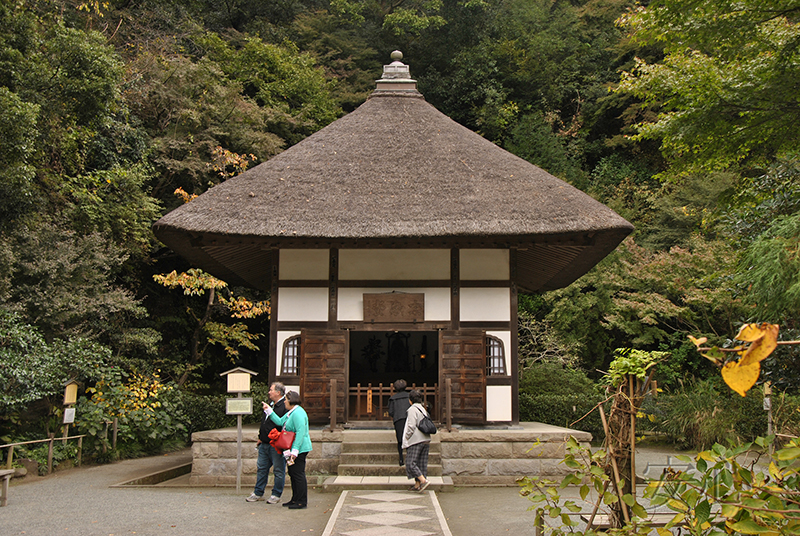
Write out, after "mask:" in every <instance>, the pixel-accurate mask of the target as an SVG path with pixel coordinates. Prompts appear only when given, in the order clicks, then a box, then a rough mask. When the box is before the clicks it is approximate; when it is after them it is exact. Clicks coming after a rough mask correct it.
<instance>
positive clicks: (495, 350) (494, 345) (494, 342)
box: [486, 335, 506, 376]
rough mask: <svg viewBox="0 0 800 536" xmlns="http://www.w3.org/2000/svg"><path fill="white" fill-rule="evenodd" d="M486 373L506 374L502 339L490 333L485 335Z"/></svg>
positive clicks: (490, 374)
mask: <svg viewBox="0 0 800 536" xmlns="http://www.w3.org/2000/svg"><path fill="white" fill-rule="evenodd" d="M486 375H487V376H505V375H506V352H505V350H504V349H503V341H501V340H500V339H498V338H496V337H492V336H490V335H487V336H486Z"/></svg>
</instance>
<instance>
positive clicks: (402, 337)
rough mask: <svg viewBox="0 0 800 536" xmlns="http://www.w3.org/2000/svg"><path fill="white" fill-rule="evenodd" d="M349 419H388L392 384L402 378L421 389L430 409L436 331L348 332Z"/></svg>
mask: <svg viewBox="0 0 800 536" xmlns="http://www.w3.org/2000/svg"><path fill="white" fill-rule="evenodd" d="M349 359H350V367H349V371H350V381H349V384H350V390H349V391H350V404H349V407H350V415H349V419H351V420H361V421H363V420H370V421H372V420H385V421H387V422H388V421H390V417H389V415H388V413H387V406H388V402H389V397H390V396H391V395H392V384H393V383H394V381H395V380H397V379H401V378H402V379H404V380H405V381H406V383H407V384H408V386H409V387H411V386H415V387H416V388H417V389H419V390H420V391H424V392H423V396H424V397H425V400H426V402H427V403H428V404H429V406H430V407H431V409H433V408H434V407H435V404H436V388H437V382H438V381H439V334H438V332H436V331H386V332H384V331H353V332H351V333H350V356H349Z"/></svg>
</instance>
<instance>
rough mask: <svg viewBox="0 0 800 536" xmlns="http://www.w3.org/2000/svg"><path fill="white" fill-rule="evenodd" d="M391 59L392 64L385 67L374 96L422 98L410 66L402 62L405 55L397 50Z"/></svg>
mask: <svg viewBox="0 0 800 536" xmlns="http://www.w3.org/2000/svg"><path fill="white" fill-rule="evenodd" d="M391 58H392V63H390V64H389V65H384V66H383V76H381V79H380V80H378V81H377V88H376V89H375V91H374V92H373V94H372V95H373V96H380V95H387V94H391V95H393V96H413V97H421V96H422V95H420V94H419V92H418V91H417V81H416V80H413V79H412V78H411V72H410V71H409V69H408V65H406V64H405V63H403V62H402V61H400V60H402V59H403V53H402V52H400V51H399V50H395V51H394V52H392V54H391Z"/></svg>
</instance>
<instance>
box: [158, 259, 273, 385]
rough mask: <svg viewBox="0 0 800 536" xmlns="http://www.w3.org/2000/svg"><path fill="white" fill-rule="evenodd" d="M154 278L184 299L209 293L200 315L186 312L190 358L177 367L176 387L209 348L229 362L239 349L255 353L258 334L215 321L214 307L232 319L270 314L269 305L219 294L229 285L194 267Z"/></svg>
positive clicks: (183, 381) (191, 371)
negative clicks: (191, 323)
mask: <svg viewBox="0 0 800 536" xmlns="http://www.w3.org/2000/svg"><path fill="white" fill-rule="evenodd" d="M153 279H155V280H156V282H157V283H159V284H161V285H163V286H165V287H168V288H178V287H180V288H182V289H183V293H184V294H185V295H187V296H203V295H205V294H206V292H208V298H207V299H206V303H205V306H204V307H203V308H202V309H201V313H200V314H197V313H195V312H194V311H193V310H192V309H191V308H190V309H188V311H187V312H188V313H189V315H190V316H191V317H192V318H193V319H194V322H195V323H194V330H193V331H192V335H191V342H190V350H189V358H188V360H187V362H186V363H184V364H182V366H179V367H178V373H179V378H178V379H177V381H176V383H177V384H178V386H179V387H180V386H182V385H184V384H185V383H186V381H187V380H188V379H189V378H190V376H191V374H192V373H193V372H195V370H196V369H197V368H198V367H199V366H201V364H202V360H203V356H204V354H205V352H206V350H207V349H208V347H209V346H210V345H214V344H219V345H221V346H222V347H223V348H224V349H225V352H226V354H227V355H228V357H229V358H230V359H231V360H232V361H233V360H234V359H235V358H236V356H238V355H239V348H248V349H250V350H258V347H257V346H256V345H255V344H254V343H253V342H252V341H254V340H256V339H258V338H259V337H260V334H254V333H250V332H249V330H248V328H247V325H246V324H245V323H243V322H235V323H233V324H225V323H222V322H216V321H214V320H212V318H213V317H214V312H215V307H222V308H223V309H224V310H225V311H227V313H228V314H229V316H230V317H233V318H239V319H243V318H254V317H256V316H259V315H262V314H264V313H267V314H268V313H269V303H268V302H264V301H258V302H252V301H250V300H247V299H246V298H244V297H241V296H238V297H237V296H233V295H229V296H224V295H221V294H220V293H218V291H221V290H223V289H226V288H227V286H228V284H227V283H225V282H224V281H222V280H220V279H217V278H216V277H213V276H211V275H209V274H207V273H205V272H203V271H202V270H199V269H197V268H192V269H190V270H187V271H186V272H181V273H178V272H176V271H172V272H170V273H169V274H159V275H154V276H153Z"/></svg>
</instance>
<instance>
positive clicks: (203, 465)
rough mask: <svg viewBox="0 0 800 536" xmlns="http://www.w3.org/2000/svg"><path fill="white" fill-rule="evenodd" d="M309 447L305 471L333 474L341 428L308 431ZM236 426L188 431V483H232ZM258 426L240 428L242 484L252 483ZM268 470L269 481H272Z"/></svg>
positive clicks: (337, 457) (234, 469)
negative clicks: (310, 447) (189, 461)
mask: <svg viewBox="0 0 800 536" xmlns="http://www.w3.org/2000/svg"><path fill="white" fill-rule="evenodd" d="M310 435H311V443H312V446H313V449H312V450H311V452H310V453H309V454H308V458H307V459H306V473H308V474H310V475H312V474H336V469H337V467H338V466H339V454H340V453H341V451H342V432H341V431H335V432H326V431H321V430H312V431H311V434H310ZM236 438H237V432H236V428H223V429H220V430H208V431H205V432H196V433H194V434H192V474H191V475H190V476H189V484H190V485H192V486H235V485H236V451H237V442H236ZM257 439H258V428H257V427H255V426H253V425H250V426H245V427H244V428H243V429H242V476H241V485H242V486H243V487H247V486H254V485H255V483H256V460H257V458H258V452H257V451H256V449H255V444H256V440H257ZM271 479H272V472H270V482H271V481H272V480H271Z"/></svg>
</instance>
